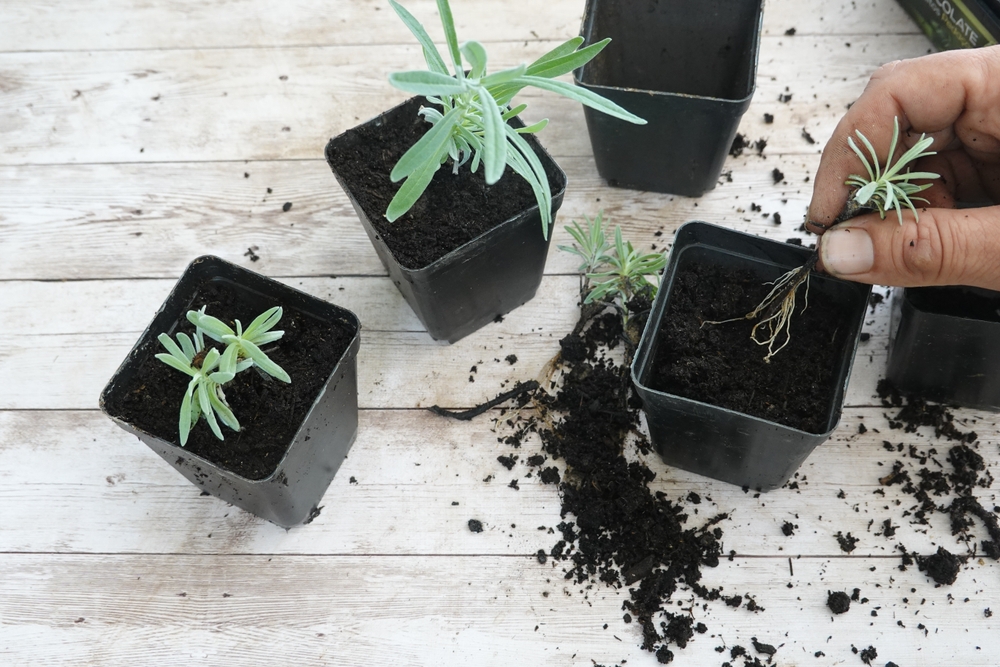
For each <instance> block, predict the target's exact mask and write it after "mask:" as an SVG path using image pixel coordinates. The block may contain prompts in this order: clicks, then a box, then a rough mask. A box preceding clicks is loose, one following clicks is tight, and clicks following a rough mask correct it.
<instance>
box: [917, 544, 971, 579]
mask: <svg viewBox="0 0 1000 667" xmlns="http://www.w3.org/2000/svg"><path fill="white" fill-rule="evenodd" d="M962 562H963V561H962V559H960V558H959V557H958V556H956V555H955V554H953V553H951V552H950V551H948V550H947V549H945V548H944V547H938V550H937V553H935V554H933V555H931V556H917V567H919V568H920V571H921V572H926V573H927V576H929V577H930V578H931V579H933V580H934V581H935V582H936V583H938V584H942V585H951V584H953V583H955V579H957V578H958V570H959V569H960V568H961V566H962Z"/></svg>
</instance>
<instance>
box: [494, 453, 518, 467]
mask: <svg viewBox="0 0 1000 667" xmlns="http://www.w3.org/2000/svg"><path fill="white" fill-rule="evenodd" d="M497 461H499V462H500V465H502V466H503V467H504V468H506V469H507V470H513V469H514V464H515V463H517V454H511V455H509V456H508V455H504V454H501V455H500V456H498V457H497Z"/></svg>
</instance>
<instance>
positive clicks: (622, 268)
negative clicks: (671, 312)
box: [584, 225, 667, 304]
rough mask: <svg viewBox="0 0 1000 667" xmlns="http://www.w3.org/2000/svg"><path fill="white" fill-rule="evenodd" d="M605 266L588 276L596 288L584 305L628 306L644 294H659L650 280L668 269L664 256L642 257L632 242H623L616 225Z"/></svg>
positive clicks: (656, 254)
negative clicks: (604, 302) (611, 302)
mask: <svg viewBox="0 0 1000 667" xmlns="http://www.w3.org/2000/svg"><path fill="white" fill-rule="evenodd" d="M601 263H602V264H603V265H604V266H605V267H606V268H605V269H604V270H603V271H594V272H591V273H588V274H587V278H588V279H589V280H590V283H591V285H592V288H591V290H590V294H588V295H587V298H586V300H585V301H584V303H591V302H593V301H615V300H620V301H621V303H622V304H626V303H628V302H629V301H630V300H631V299H632V297H634V296H636V295H637V294H640V293H642V292H643V291H648V292H650V294H655V293H656V289H655V286H654V285H653V284H652V283H650V282H649V278H655V277H656V276H658V275H659V273H660V271H662V270H663V267H664V266H666V265H667V257H666V255H664V254H663V253H660V252H653V253H640V252H639V251H637V250H636V249H635V248H633V247H632V242H631V241H624V240H623V239H622V229H621V227H619V226H618V225H615V245H614V248H613V249H612V251H611V252H610V253H608V254H606V255H604V257H602V258H601ZM598 268H601V267H598Z"/></svg>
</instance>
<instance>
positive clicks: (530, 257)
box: [326, 98, 566, 343]
mask: <svg viewBox="0 0 1000 667" xmlns="http://www.w3.org/2000/svg"><path fill="white" fill-rule="evenodd" d="M420 101H421V98H411V99H410V100H408V101H407V102H404V103H403V104H400V105H399V106H397V107H394V108H392V109H390V110H389V111H386V112H385V113H383V114H381V115H380V116H377V117H376V118H373V119H372V120H370V121H368V122H367V123H364V124H362V125H360V126H358V127H356V128H352V129H350V130H347V131H346V132H344V133H343V134H341V135H339V136H337V137H335V138H333V139H331V140H330V141H329V143H328V144H327V146H326V156H327V162H328V163H329V164H330V168H331V169H332V170H333V173H334V175H335V176H336V177H337V181H338V182H339V183H340V185H341V187H343V188H344V191H345V192H346V193H347V196H348V197H349V198H350V200H351V203H352V204H353V205H354V210H355V211H357V214H358V217H359V218H360V219H361V224H362V225H363V226H364V228H365V231H366V232H367V233H368V238H369V239H371V242H372V245H373V246H374V247H375V251H376V252H377V253H378V256H379V259H380V260H382V264H383V266H385V268H386V270H387V271H388V272H389V278H390V279H392V282H393V284H395V285H396V287H397V288H398V289H399V291H400V292H401V293H402V295H403V298H404V299H405V300H406V302H407V303H408V304H410V307H411V308H412V309H413V312H415V313H416V314H417V317H418V318H420V321H421V322H422V323H423V324H424V326H425V327H426V328H427V333H429V334H430V335H431V337H432V338H434V339H435V340H447V341H448V342H449V343H454V342H455V341H457V340H459V339H461V338H464V337H465V336H467V335H469V334H470V333H472V332H474V331H476V330H477V329H479V328H481V327H483V326H484V325H486V324H488V323H490V322H492V321H493V320H495V319H496V318H497V317H498V316H501V315H505V314H506V313H508V312H510V311H511V310H513V309H515V308H517V307H518V306H520V305H522V304H524V303H526V302H527V301H530V300H531V299H532V298H533V297H534V296H535V292H536V291H537V289H538V285H539V284H540V283H541V281H542V272H543V271H544V269H545V259H546V256H547V255H548V250H549V242H550V240H551V238H552V235H551V233H550V234H549V237H548V239H546V238H544V237H543V235H542V223H541V218H540V216H539V211H538V206H537V204H533V205H532V206H531V207H530V208H527V209H525V210H524V211H522V212H521V213H519V214H518V215H516V216H514V217H512V218H510V219H508V220H506V221H505V222H503V223H501V224H500V225H498V226H496V227H494V228H493V229H491V230H490V231H488V232H486V233H485V234H482V235H481V236H479V237H477V238H475V239H473V240H471V241H469V242H468V243H466V244H465V245H463V246H461V247H459V248H457V249H455V250H453V251H452V252H450V253H448V254H447V255H445V256H444V257H441V258H440V259H438V260H437V261H435V262H433V263H432V264H429V265H428V266H425V267H422V268H419V269H411V268H407V267H405V266H402V265H401V264H400V262H399V261H397V259H396V258H395V257H394V256H393V254H392V251H391V250H390V249H389V247H388V246H387V245H386V243H385V241H383V239H382V238H381V236H380V235H379V233H378V231H377V230H376V229H375V227H374V226H373V225H372V223H371V220H373V219H379V218H381V217H382V216H383V215H384V213H385V211H382V210H366V209H365V207H364V206H363V205H362V204H361V203H359V201H358V199H357V197H356V196H355V195H354V193H352V192H351V190H350V188H349V186H348V184H347V182H346V181H345V179H344V178H343V176H342V175H341V174H340V173H338V171H337V169H336V167H335V164H334V161H333V159H332V157H331V154H332V153H331V152H332V151H337V150H342V149H343V148H344V147H346V146H349V145H350V144H351V143H352V142H356V141H358V140H359V139H358V138H357V137H356V131H357V130H359V129H361V128H362V127H365V126H368V125H378V124H381V123H384V122H385V120H386V119H387V118H388V117H390V116H392V115H394V114H405V115H406V116H407V117H411V116H414V115H416V110H417V108H419V104H420ZM511 125H513V126H514V127H523V124H521V123H520V121H519V120H518V119H516V118H515V119H513V120H512V121H511ZM525 138H526V139H527V140H528V141H529V142H530V143H531V144H532V145H533V146H534V147H535V149H536V153H537V154H538V157H539V159H540V160H541V161H542V163H543V164H544V165H545V167H546V171H548V172H549V173H550V174H551V173H555V174H557V175H558V183H555V184H552V216H553V220H554V218H555V214H556V211H557V210H558V209H559V207H560V206H561V205H562V200H563V194H564V193H565V191H566V174H565V173H564V172H563V171H562V170H561V169H560V168H559V166H558V165H557V164H556V163H555V161H554V160H552V158H551V157H550V156H549V154H548V153H546V152H545V150H544V149H543V148H542V147H541V146H540V145H539V144H538V143H537V141H535V139H534V137H531V136H526V137H525ZM507 177H513V178H519V177H518V176H511V175H510V174H508V176H507ZM385 183H386V187H387V188H391V189H392V190H393V191H394V190H395V189H396V188H398V187H399V185H398V184H394V183H391V182H390V180H389V175H388V173H387V174H386V175H385ZM461 196H462V193H461V192H456V193H455V197H461ZM550 231H551V230H550Z"/></svg>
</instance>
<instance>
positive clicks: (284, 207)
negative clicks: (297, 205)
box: [281, 201, 292, 213]
mask: <svg viewBox="0 0 1000 667" xmlns="http://www.w3.org/2000/svg"><path fill="white" fill-rule="evenodd" d="M281 210H282V211H283V212H285V213H288V212H289V211H291V210H292V202H290V201H286V202H285V203H284V204H282V205H281Z"/></svg>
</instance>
